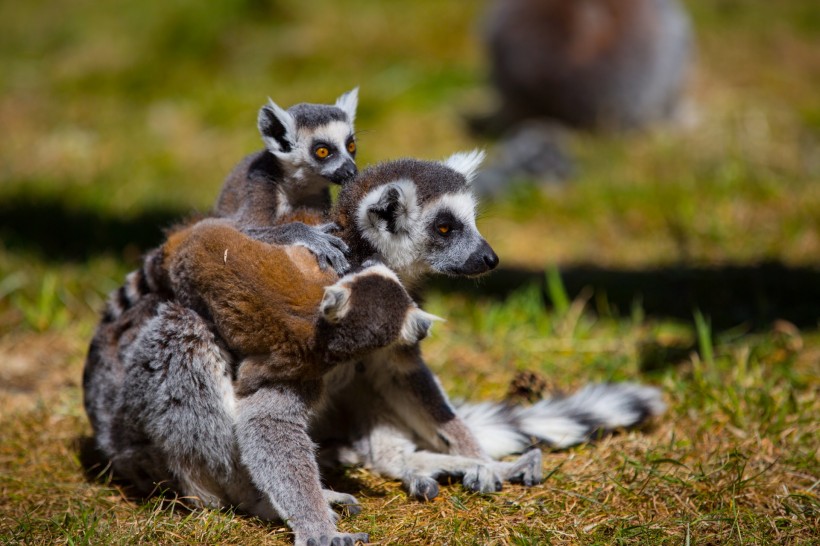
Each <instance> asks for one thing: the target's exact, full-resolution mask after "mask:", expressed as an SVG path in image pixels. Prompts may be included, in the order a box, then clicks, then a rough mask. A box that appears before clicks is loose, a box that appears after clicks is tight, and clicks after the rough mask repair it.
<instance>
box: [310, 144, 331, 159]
mask: <svg viewBox="0 0 820 546" xmlns="http://www.w3.org/2000/svg"><path fill="white" fill-rule="evenodd" d="M313 155H315V156H316V157H318V158H319V159H324V158H326V157H327V156H329V155H330V150H329V149H328V148H327V146H320V147H318V148H316V149H315V150H313Z"/></svg>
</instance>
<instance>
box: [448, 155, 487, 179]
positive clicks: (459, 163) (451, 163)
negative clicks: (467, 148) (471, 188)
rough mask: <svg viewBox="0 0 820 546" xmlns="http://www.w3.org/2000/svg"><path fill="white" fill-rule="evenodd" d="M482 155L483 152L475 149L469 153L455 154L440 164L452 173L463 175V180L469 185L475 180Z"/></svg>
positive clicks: (482, 159)
mask: <svg viewBox="0 0 820 546" xmlns="http://www.w3.org/2000/svg"><path fill="white" fill-rule="evenodd" d="M484 155H485V154H484V150H479V149H478V148H476V149H475V150H473V151H471V152H456V153H454V154H453V155H451V156H450V157H448V158H447V159H445V160H444V161H442V163H444V165H446V166H447V167H450V168H451V169H453V170H454V171H456V172H459V173H461V174H463V175H464V178H466V179H467V184H470V183H472V181H473V179H474V178H475V175H476V173H477V171H478V167H480V166H481V162H482V161H484Z"/></svg>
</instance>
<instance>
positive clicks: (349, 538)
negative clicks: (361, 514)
mask: <svg viewBox="0 0 820 546" xmlns="http://www.w3.org/2000/svg"><path fill="white" fill-rule="evenodd" d="M369 541H370V535H368V534H367V533H333V534H330V535H320V536H318V537H310V538H308V539H307V540H304V539H299V538H297V539H296V546H353V545H354V544H355V543H357V542H361V543H367V542H369Z"/></svg>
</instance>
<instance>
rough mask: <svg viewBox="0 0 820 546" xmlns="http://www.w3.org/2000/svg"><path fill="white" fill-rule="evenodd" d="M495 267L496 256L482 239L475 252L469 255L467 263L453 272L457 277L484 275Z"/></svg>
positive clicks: (496, 263) (496, 262)
mask: <svg viewBox="0 0 820 546" xmlns="http://www.w3.org/2000/svg"><path fill="white" fill-rule="evenodd" d="M497 265H498V256H496V254H495V252H494V251H493V249H492V247H491V246H490V245H489V244H487V241H485V240H483V239H482V240H481V244H479V246H478V248H477V249H476V250H475V252H473V253H472V254H470V257H469V258H467V261H466V262H464V263H463V264H461V266H460V267H458V268H456V270H454V271H453V272H454V273H455V274H457V275H468V276H475V275H483V274H484V273H487V272H488V271H492V270H493V269H495V266H497Z"/></svg>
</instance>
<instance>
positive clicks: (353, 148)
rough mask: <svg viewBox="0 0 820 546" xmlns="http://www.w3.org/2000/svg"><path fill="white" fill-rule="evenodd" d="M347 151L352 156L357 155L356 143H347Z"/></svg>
mask: <svg viewBox="0 0 820 546" xmlns="http://www.w3.org/2000/svg"><path fill="white" fill-rule="evenodd" d="M347 151H348V152H350V153H351V154H355V153H356V143H355V142H354V141H352V140H351V141H350V142H348V143H347Z"/></svg>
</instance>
